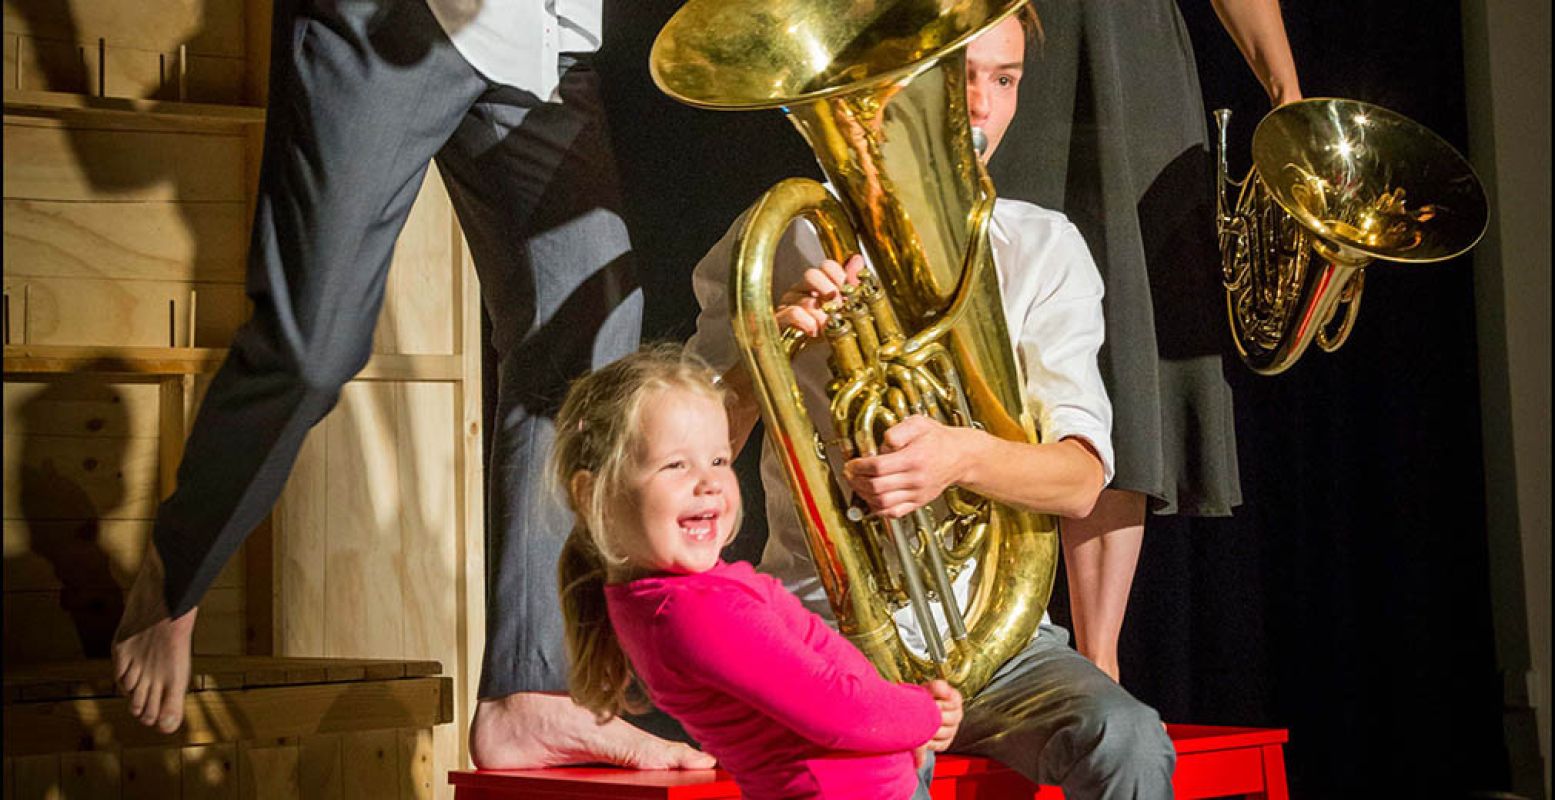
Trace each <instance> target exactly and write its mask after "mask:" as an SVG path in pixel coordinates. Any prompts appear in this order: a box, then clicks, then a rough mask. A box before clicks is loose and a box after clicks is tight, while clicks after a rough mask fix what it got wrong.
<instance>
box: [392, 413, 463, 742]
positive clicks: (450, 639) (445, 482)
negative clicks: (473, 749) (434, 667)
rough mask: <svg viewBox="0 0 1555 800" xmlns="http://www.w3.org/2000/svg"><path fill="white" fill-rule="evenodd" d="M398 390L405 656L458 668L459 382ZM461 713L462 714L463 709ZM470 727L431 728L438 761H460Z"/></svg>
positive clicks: (397, 432) (397, 436)
mask: <svg viewBox="0 0 1555 800" xmlns="http://www.w3.org/2000/svg"><path fill="white" fill-rule="evenodd" d="M398 390H399V396H400V397H401V398H402V403H403V409H404V411H403V412H402V413H400V414H399V415H398V417H397V422H398V425H397V430H396V434H395V441H396V442H397V444H398V446H399V478H398V482H399V485H400V491H401V498H402V501H401V512H400V514H401V516H400V519H401V524H402V529H401V530H402V536H403V542H404V544H403V548H404V553H405V583H404V586H405V653H404V656H405V657H406V658H430V659H440V660H443V661H446V662H448V664H449V666H450V672H452V673H454V674H457V673H458V669H457V661H458V659H457V658H456V654H457V653H458V652H459V626H458V625H457V624H453V625H450V624H449V622H450V621H455V620H458V618H459V598H458V593H457V592H453V591H449V588H448V587H451V586H457V585H458V580H457V576H456V574H455V570H456V569H457V566H458V563H459V553H458V546H459V535H458V530H457V524H458V513H457V512H458V508H457V502H456V500H457V493H458V490H459V487H458V484H457V482H456V476H457V474H458V472H457V470H456V469H455V466H454V464H455V458H456V456H457V452H458V424H457V423H456V422H455V414H456V413H457V408H456V407H455V402H456V400H455V395H456V393H455V387H454V386H453V385H452V384H437V383H422V384H404V385H402V386H400V387H398ZM456 717H457V718H459V719H461V720H462V718H463V714H462V713H461V714H458V715H456ZM465 730H466V729H465V728H462V727H461V726H460V723H458V722H456V723H455V724H454V725H447V726H443V727H440V728H437V729H436V730H435V731H434V732H433V733H431V734H430V736H432V738H433V741H432V742H431V743H430V744H431V745H433V746H434V747H435V750H436V754H437V758H438V763H441V764H448V765H451V764H455V763H458V761H459V743H460V741H461V740H462V739H463V738H464V731H465Z"/></svg>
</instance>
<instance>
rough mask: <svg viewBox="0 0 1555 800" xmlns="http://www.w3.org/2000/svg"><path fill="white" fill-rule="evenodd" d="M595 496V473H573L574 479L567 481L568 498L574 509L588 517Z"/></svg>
mask: <svg viewBox="0 0 1555 800" xmlns="http://www.w3.org/2000/svg"><path fill="white" fill-rule="evenodd" d="M593 496H594V473H592V472H589V471H588V470H586V469H580V470H578V471H577V472H574V473H572V477H571V478H570V479H568V481H567V497H569V498H571V500H572V507H573V509H574V510H575V511H577V512H578V513H579V514H583V515H585V516H586V515H587V514H588V513H589V512H588V509H589V506H590V504H591V503H592V499H593Z"/></svg>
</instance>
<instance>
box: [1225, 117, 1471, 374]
mask: <svg viewBox="0 0 1555 800" xmlns="http://www.w3.org/2000/svg"><path fill="white" fill-rule="evenodd" d="M1230 118H1231V112H1230V111H1228V110H1226V109H1220V110H1218V111H1216V112H1215V121H1216V124H1217V126H1218V128H1219V137H1218V158H1217V170H1216V172H1217V181H1216V183H1217V186H1216V198H1215V207H1216V217H1217V227H1218V228H1219V233H1220V254H1221V280H1222V282H1223V283H1224V284H1225V289H1226V311H1227V313H1228V315H1229V317H1230V322H1231V334H1232V338H1233V339H1234V340H1235V341H1236V347H1237V351H1238V352H1239V353H1240V354H1241V356H1242V360H1243V361H1244V362H1246V363H1247V365H1248V366H1249V367H1251V368H1252V369H1253V371H1254V372H1258V373H1260V374H1263V375H1274V374H1278V373H1280V372H1284V371H1285V370H1287V369H1289V368H1290V366H1291V365H1292V364H1294V363H1296V359H1298V358H1301V354H1302V353H1303V352H1304V351H1305V350H1306V349H1307V346H1308V345H1309V344H1311V343H1312V340H1313V339H1316V340H1317V345H1318V347H1320V348H1322V349H1323V350H1325V351H1328V352H1333V351H1334V350H1337V349H1339V346H1340V345H1342V344H1344V341H1345V339H1346V338H1348V337H1349V335H1350V330H1351V329H1352V328H1353V327H1354V326H1355V318H1356V315H1357V313H1359V311H1360V306H1361V290H1362V288H1363V287H1364V285H1365V277H1366V275H1365V271H1364V270H1365V267H1366V265H1367V264H1369V263H1371V261H1372V260H1373V259H1376V258H1380V259H1383V260H1386V261H1396V262H1404V263H1426V262H1432V261H1443V260H1445V259H1449V258H1452V257H1454V256H1457V255H1459V254H1461V253H1463V252H1465V251H1467V250H1468V249H1469V248H1471V247H1473V246H1474V245H1475V243H1476V242H1478V241H1479V238H1480V236H1481V235H1483V234H1484V232H1485V226H1486V223H1487V222H1488V219H1489V217H1488V212H1487V208H1486V203H1485V191H1484V189H1483V188H1481V186H1480V183H1479V179H1478V178H1476V177H1475V176H1474V170H1473V168H1472V167H1470V166H1469V163H1468V161H1466V160H1465V159H1464V158H1463V156H1462V155H1459V154H1458V151H1457V150H1454V149H1453V147H1452V145H1449V144H1448V143H1447V142H1445V141H1443V140H1442V139H1441V138H1440V137H1438V136H1436V134H1433V133H1431V132H1430V131H1429V130H1427V129H1426V128H1425V127H1423V126H1421V125H1420V124H1419V123H1417V122H1414V121H1413V120H1410V119H1408V118H1406V117H1403V116H1401V115H1399V114H1396V113H1394V112H1392V111H1389V110H1387V109H1385V108H1381V107H1378V106H1374V105H1368V104H1366V103H1361V102H1358V101H1355V100H1343V99H1332V98H1323V99H1312V100H1302V101H1300V102H1296V103H1290V104H1288V105H1284V106H1281V107H1279V108H1276V109H1274V110H1273V111H1271V112H1269V114H1268V115H1267V116H1265V117H1264V118H1263V121H1262V122H1260V123H1258V127H1257V129H1256V130H1254V131H1253V167H1252V169H1251V170H1250V171H1249V172H1248V175H1247V177H1246V178H1245V179H1243V180H1241V181H1236V180H1233V179H1231V178H1229V177H1228V176H1227V168H1226V150H1227V146H1226V126H1227V123H1228V122H1229V121H1230ZM1236 190H1240V192H1239V194H1238V195H1237V197H1236V200H1235V205H1232V199H1231V197H1230V196H1229V193H1230V192H1232V191H1236Z"/></svg>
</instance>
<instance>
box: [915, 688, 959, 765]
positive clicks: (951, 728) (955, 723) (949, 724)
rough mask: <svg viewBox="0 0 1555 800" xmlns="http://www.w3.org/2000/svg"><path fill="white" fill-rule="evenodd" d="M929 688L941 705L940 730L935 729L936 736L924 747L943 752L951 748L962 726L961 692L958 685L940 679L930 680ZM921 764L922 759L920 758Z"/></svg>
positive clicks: (936, 701) (935, 700) (937, 702)
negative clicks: (957, 688)
mask: <svg viewBox="0 0 1555 800" xmlns="http://www.w3.org/2000/svg"><path fill="white" fill-rule="evenodd" d="M927 688H928V690H929V694H930V695H933V697H934V702H935V703H936V704H938V705H939V720H940V721H939V730H938V731H935V733H934V738H932V739H930V740H929V743H928V744H926V745H924V747H926V748H928V749H929V750H933V751H934V752H936V753H943V752H945V750H947V749H949V747H950V743H951V742H952V741H954V740H955V738H956V731H957V730H959V729H960V728H961V693H960V692H958V691H956V687H954V686H951V685H950V684H949V683H946V682H945V681H940V680H934V681H929V683H928V685H927ZM918 760H919V763H920V764H921V763H922V762H921V759H918Z"/></svg>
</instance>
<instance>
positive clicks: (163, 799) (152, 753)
mask: <svg viewBox="0 0 1555 800" xmlns="http://www.w3.org/2000/svg"><path fill="white" fill-rule="evenodd" d="M119 760H120V763H121V764H122V765H123V772H122V773H121V775H122V780H121V782H120V786H121V787H122V792H123V796H124V798H123V800H178V798H179V797H181V796H182V794H183V782H184V769H183V764H184V760H183V754H182V753H181V752H180V751H179V750H178V749H177V748H172V747H131V748H128V749H125V750H123V751H121V753H120V756H119Z"/></svg>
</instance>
